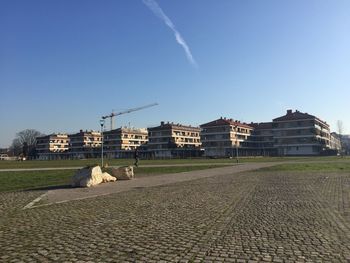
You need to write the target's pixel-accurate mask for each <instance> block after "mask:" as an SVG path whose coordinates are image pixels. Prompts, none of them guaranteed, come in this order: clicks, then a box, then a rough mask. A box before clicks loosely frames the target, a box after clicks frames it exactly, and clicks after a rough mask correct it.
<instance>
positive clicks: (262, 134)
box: [242, 122, 277, 156]
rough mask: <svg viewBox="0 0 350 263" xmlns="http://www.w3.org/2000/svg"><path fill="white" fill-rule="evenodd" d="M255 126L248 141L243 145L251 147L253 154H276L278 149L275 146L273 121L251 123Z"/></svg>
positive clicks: (250, 150)
mask: <svg viewBox="0 0 350 263" xmlns="http://www.w3.org/2000/svg"><path fill="white" fill-rule="evenodd" d="M249 126H251V127H252V128H253V130H252V132H251V134H250V136H249V137H248V139H247V141H244V142H242V145H243V146H244V147H245V148H247V149H249V155H252V156H275V155H277V149H276V147H275V146H274V137H273V128H272V122H260V123H253V122H252V123H250V124H249Z"/></svg>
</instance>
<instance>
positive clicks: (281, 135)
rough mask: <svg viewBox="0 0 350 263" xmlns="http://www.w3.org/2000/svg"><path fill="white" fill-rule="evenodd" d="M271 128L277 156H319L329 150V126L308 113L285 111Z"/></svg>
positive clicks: (273, 122) (274, 121)
mask: <svg viewBox="0 0 350 263" xmlns="http://www.w3.org/2000/svg"><path fill="white" fill-rule="evenodd" d="M272 127H273V135H274V145H275V147H276V148H277V150H278V154H279V155H284V156H285V155H319V154H322V152H323V151H326V150H328V149H331V134H330V128H329V125H328V124H327V123H326V122H325V121H322V120H321V119H319V118H317V117H315V116H313V115H310V114H308V113H302V112H300V111H298V110H297V111H295V112H293V111H292V110H287V114H286V115H284V116H281V117H278V118H275V119H273V121H272Z"/></svg>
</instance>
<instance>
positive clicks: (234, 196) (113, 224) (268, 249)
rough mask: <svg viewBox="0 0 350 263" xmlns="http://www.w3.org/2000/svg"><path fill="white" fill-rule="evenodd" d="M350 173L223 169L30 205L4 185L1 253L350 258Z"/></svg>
mask: <svg viewBox="0 0 350 263" xmlns="http://www.w3.org/2000/svg"><path fill="white" fill-rule="evenodd" d="M349 188H350V175H349V174H346V173H339V174H338V173H327V174H322V173H309V174H307V173H286V172H283V173H278V172H273V173H268V172H245V173H236V174H223V175H216V176H212V177H206V178H201V179H197V180H191V181H186V182H177V183H172V184H164V185H158V186H150V187H145V188H136V189H133V190H130V191H124V192H119V193H113V194H109V195H105V196H100V197H95V198H89V199H83V200H78V201H72V202H65V203H59V204H54V205H50V206H42V207H38V208H33V209H25V210H23V209H22V208H23V206H24V205H25V204H27V203H28V202H30V200H33V199H34V198H36V197H37V196H38V195H40V194H42V193H41V192H16V193H2V194H0V215H1V217H0V247H1V249H0V262H54V261H56V262H260V261H264V262H349V261H350V207H349V201H350V190H349Z"/></svg>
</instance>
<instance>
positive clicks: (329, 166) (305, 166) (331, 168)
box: [259, 160, 350, 173]
mask: <svg viewBox="0 0 350 263" xmlns="http://www.w3.org/2000/svg"><path fill="white" fill-rule="evenodd" d="M259 171H262V172H346V173H350V161H349V160H348V161H344V162H319V163H318V162H309V163H285V164H280V165H276V166H272V167H266V168H262V169H260V170H259Z"/></svg>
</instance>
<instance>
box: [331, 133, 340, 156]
mask: <svg viewBox="0 0 350 263" xmlns="http://www.w3.org/2000/svg"><path fill="white" fill-rule="evenodd" d="M330 149H331V150H335V151H337V152H339V153H340V151H341V150H342V142H341V139H340V136H339V134H337V133H335V132H332V133H331V138H330Z"/></svg>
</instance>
